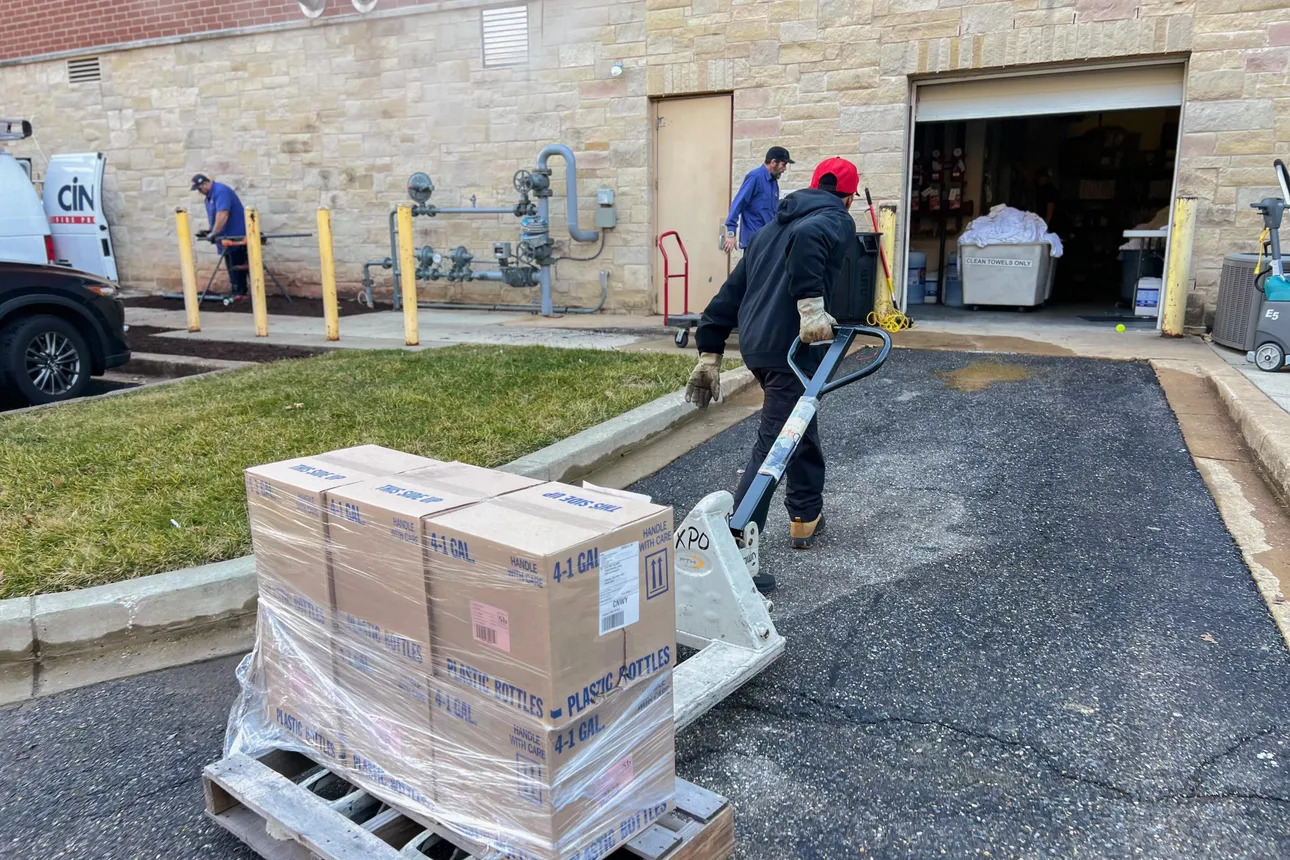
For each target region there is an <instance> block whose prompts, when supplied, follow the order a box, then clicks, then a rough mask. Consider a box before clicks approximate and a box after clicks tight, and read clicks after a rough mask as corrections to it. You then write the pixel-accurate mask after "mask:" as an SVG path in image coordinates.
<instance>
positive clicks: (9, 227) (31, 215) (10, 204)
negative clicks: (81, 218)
mask: <svg viewBox="0 0 1290 860" xmlns="http://www.w3.org/2000/svg"><path fill="white" fill-rule="evenodd" d="M28 137H31V123H29V122H27V121H26V120H21V119H3V118H0V141H5V140H22V139H24V138H28ZM0 200H3V201H5V205H4V206H0V260H14V261H16V262H19V263H37V264H41V265H49V264H51V263H53V262H54V239H53V236H51V235H50V232H49V219H48V218H46V217H45V207H44V205H43V204H42V203H41V200H40V196H39V195H38V194H36V189H35V187H34V186H32V184H31V178H30V177H29V176H28V175H27V171H26V169H25V168H23V166H22V164H21V163H19V161H18V159H16V158H14V157H13V156H12V155H10V154H9V153H7V152H5V151H4V150H3V149H0Z"/></svg>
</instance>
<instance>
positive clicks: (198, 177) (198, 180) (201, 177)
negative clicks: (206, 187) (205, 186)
mask: <svg viewBox="0 0 1290 860" xmlns="http://www.w3.org/2000/svg"><path fill="white" fill-rule="evenodd" d="M210 181H211V178H210V177H209V176H207V175H206V174H205V173H194V174H193V187H192V189H191V190H193V191H196V190H197V189H198V188H201V187H202V183H204V182H210Z"/></svg>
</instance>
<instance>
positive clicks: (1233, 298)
mask: <svg viewBox="0 0 1290 860" xmlns="http://www.w3.org/2000/svg"><path fill="white" fill-rule="evenodd" d="M1258 259H1259V257H1258V255H1257V254H1228V255H1227V256H1226V257H1224V258H1223V271H1222V273H1221V274H1220V275H1219V278H1218V306H1217V307H1216V308H1215V309H1214V333H1213V337H1214V342H1215V343H1221V344H1222V345H1223V346H1226V347H1231V348H1232V349H1239V350H1241V351H1242V352H1249V351H1250V350H1252V349H1254V330H1255V326H1256V324H1257V323H1258V318H1259V307H1260V305H1261V303H1262V300H1263V293H1261V292H1259V289H1258V288H1257V287H1256V286H1255V285H1254V267H1255V265H1256V264H1257V263H1258ZM1267 267H1268V260H1267V258H1266V257H1265V258H1264V260H1263V268H1264V269H1267Z"/></svg>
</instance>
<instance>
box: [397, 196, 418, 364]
mask: <svg viewBox="0 0 1290 860" xmlns="http://www.w3.org/2000/svg"><path fill="white" fill-rule="evenodd" d="M414 250H415V249H414V247H413V244H412V207H411V206H409V205H407V204H406V203H404V204H402V205H401V206H399V288H400V290H401V291H402V293H403V342H404V343H406V344H407V345H408V346H416V345H417V344H419V343H421V335H420V333H419V332H418V331H417V261H416V257H415V255H414V254H413V251H414Z"/></svg>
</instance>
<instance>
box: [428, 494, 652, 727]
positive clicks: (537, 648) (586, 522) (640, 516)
mask: <svg viewBox="0 0 1290 860" xmlns="http://www.w3.org/2000/svg"><path fill="white" fill-rule="evenodd" d="M426 535H427V548H428V553H427V565H428V569H429V572H430V593H431V597H432V601H433V616H434V649H435V658H434V668H435V674H436V676H438V677H441V678H444V679H448V680H453V681H455V682H457V683H459V684H462V685H464V686H467V687H471V688H473V689H476V690H479V691H482V692H485V693H488V694H490V695H492V696H493V697H494V698H496V699H497V700H498V701H500V702H502V703H504V704H506V705H507V706H508V707H510V708H512V709H514V710H516V711H518V712H520V713H523V714H527V715H529V716H533V717H536V718H539V719H543V720H546V721H547V722H548V723H552V724H553V723H555V722H560V721H563V720H566V719H568V718H569V717H572V716H577V715H578V714H579V713H581V712H582V711H584V710H585V709H587V708H589V707H591V706H592V705H594V704H595V703H596V702H597V701H599V699H600V698H601V697H603V696H605V695H606V694H607V693H609V692H610V691H612V690H613V689H614V688H616V687H617V686H618V685H619V684H622V683H627V682H630V681H631V680H634V679H638V678H643V677H647V676H649V675H651V674H653V673H656V672H659V671H661V670H663V669H666V668H668V667H670V666H671V665H672V659H673V651H674V648H675V644H674V643H675V638H676V609H675V595H674V593H673V591H672V587H671V546H672V510H671V508H667V507H663V506H660V505H654V504H650V503H647V502H641V501H638V500H635V499H626V498H622V497H618V496H610V495H607V494H602V493H598V492H596V491H594V490H589V489H585V488H578V487H571V486H568V485H564V484H556V483H549V484H542V485H540V486H536V487H530V488H528V489H524V490H519V491H516V492H513V493H509V494H507V495H505V496H500V497H498V498H495V499H491V500H488V501H486V502H481V503H480V504H478V505H475V506H473V507H470V508H464V509H460V510H457V511H453V512H451V513H448V514H444V515H441V516H436V517H432V518H430V519H428V520H427V522H426Z"/></svg>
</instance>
